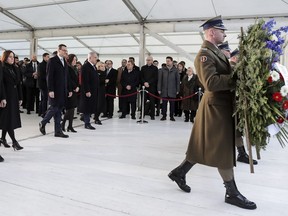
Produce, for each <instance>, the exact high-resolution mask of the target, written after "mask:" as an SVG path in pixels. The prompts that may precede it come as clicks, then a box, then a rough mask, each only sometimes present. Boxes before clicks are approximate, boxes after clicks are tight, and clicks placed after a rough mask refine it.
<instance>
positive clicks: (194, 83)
mask: <svg viewBox="0 0 288 216" xmlns="http://www.w3.org/2000/svg"><path fill="white" fill-rule="evenodd" d="M198 82H199V81H198V77H197V75H196V74H193V77H192V78H191V79H190V80H189V81H188V75H185V76H184V77H183V79H182V82H181V85H180V96H182V97H187V96H190V95H193V94H195V93H196V92H197V91H198V88H199V84H198ZM181 109H182V110H197V109H198V95H194V96H193V97H191V98H188V99H185V100H183V101H182V103H181Z"/></svg>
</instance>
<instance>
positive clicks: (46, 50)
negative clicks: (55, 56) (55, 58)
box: [38, 45, 52, 55]
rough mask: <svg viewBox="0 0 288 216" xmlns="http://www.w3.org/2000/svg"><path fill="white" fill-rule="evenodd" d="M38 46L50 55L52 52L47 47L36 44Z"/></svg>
mask: <svg viewBox="0 0 288 216" xmlns="http://www.w3.org/2000/svg"><path fill="white" fill-rule="evenodd" d="M38 48H39V49H42V50H44V51H45V52H47V53H49V54H50V55H51V54H52V52H51V51H49V50H48V49H45V48H44V47H42V46H40V45H38ZM42 54H43V53H42Z"/></svg>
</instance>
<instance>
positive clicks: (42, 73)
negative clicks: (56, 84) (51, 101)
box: [37, 60, 47, 91]
mask: <svg viewBox="0 0 288 216" xmlns="http://www.w3.org/2000/svg"><path fill="white" fill-rule="evenodd" d="M46 69H47V62H46V61H44V60H43V61H42V62H41V63H40V64H38V66H37V72H38V86H39V89H41V90H43V91H45V90H47V80H46V77H47V76H46V74H47V73H46Z"/></svg>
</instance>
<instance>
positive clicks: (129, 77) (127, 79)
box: [121, 69, 140, 102]
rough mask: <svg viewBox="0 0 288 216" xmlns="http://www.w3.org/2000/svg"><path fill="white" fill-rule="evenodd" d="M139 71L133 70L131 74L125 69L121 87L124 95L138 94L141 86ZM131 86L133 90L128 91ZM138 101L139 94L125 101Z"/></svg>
mask: <svg viewBox="0 0 288 216" xmlns="http://www.w3.org/2000/svg"><path fill="white" fill-rule="evenodd" d="M139 78H140V76H139V71H138V70H135V69H133V70H132V71H131V72H128V70H127V69H125V70H124V71H123V73H122V76H121V85H122V95H128V94H132V93H134V92H137V86H138V85H139ZM128 85H130V86H131V90H127V89H126V87H127V86H128ZM136 99H137V94H135V95H133V96H131V97H127V98H126V99H125V100H126V101H128V102H135V101H136Z"/></svg>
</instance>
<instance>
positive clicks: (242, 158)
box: [230, 49, 258, 165]
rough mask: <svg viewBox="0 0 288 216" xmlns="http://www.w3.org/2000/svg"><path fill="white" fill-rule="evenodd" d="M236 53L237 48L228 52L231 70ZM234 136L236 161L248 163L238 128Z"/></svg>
mask: <svg viewBox="0 0 288 216" xmlns="http://www.w3.org/2000/svg"><path fill="white" fill-rule="evenodd" d="M238 54H239V50H238V49H235V50H234V51H233V52H232V53H231V54H230V65H231V68H232V70H234V68H235V66H236V64H237V62H238ZM235 136H236V137H235V145H236V147H237V151H238V155H237V161H239V162H243V163H247V164H249V156H248V154H247V153H246V150H245V147H244V143H243V138H242V133H241V132H240V131H239V130H236V134H235ZM253 164H254V165H256V164H258V162H257V161H256V160H253Z"/></svg>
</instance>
